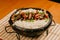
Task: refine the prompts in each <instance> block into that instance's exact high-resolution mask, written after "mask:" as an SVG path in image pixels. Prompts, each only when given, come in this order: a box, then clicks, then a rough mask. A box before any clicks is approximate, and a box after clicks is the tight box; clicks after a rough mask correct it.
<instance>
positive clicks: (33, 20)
mask: <svg viewBox="0 0 60 40" xmlns="http://www.w3.org/2000/svg"><path fill="white" fill-rule="evenodd" d="M11 20H12V21H13V25H16V26H18V27H23V28H28V29H36V28H41V27H44V26H45V25H47V24H48V22H49V16H48V14H47V13H46V12H45V11H42V10H36V9H26V10H19V11H18V12H17V13H14V14H13V15H12V17H11Z"/></svg>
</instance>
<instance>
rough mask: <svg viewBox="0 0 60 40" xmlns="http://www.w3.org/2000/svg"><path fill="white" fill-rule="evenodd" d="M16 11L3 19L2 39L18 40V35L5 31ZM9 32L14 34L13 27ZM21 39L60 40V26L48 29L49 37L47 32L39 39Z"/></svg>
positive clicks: (25, 38)
mask: <svg viewBox="0 0 60 40" xmlns="http://www.w3.org/2000/svg"><path fill="white" fill-rule="evenodd" d="M14 11H15V10H14ZM14 11H12V12H11V13H9V14H8V15H7V16H5V17H4V18H3V19H1V20H0V38H1V39H3V40H17V37H16V33H11V34H10V33H7V32H6V31H5V27H6V26H7V25H9V23H8V20H9V17H10V15H11V14H12V13H13V12H14ZM7 30H8V31H9V32H12V28H11V27H10V28H8V29H7ZM20 39H21V40H60V24H56V25H55V26H50V27H49V28H48V35H46V31H45V32H44V33H42V34H41V35H40V36H39V37H37V38H30V37H25V36H22V35H20Z"/></svg>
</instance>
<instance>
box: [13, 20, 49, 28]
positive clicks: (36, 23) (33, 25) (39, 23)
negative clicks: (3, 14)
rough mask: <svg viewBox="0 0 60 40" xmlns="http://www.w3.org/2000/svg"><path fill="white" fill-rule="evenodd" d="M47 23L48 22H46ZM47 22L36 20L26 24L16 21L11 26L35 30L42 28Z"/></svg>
mask: <svg viewBox="0 0 60 40" xmlns="http://www.w3.org/2000/svg"><path fill="white" fill-rule="evenodd" d="M48 21H49V20H48ZM48 21H46V20H37V21H35V20H34V22H26V21H21V20H18V21H16V22H15V23H14V24H13V25H17V26H18V27H23V28H28V29H35V28H41V27H44V26H45V25H46V24H47V23H48Z"/></svg>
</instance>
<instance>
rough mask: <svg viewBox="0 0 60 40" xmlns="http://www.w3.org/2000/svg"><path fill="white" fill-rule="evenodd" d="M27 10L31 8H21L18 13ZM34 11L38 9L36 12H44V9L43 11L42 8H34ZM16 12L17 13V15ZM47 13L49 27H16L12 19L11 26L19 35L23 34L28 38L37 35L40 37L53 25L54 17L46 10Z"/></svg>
mask: <svg viewBox="0 0 60 40" xmlns="http://www.w3.org/2000/svg"><path fill="white" fill-rule="evenodd" d="M26 9H29V8H20V9H18V10H17V11H19V10H26ZM32 9H36V10H42V11H44V9H41V8H32ZM17 11H16V12H17ZM16 12H15V13H16ZM46 13H47V14H48V16H49V19H50V20H49V22H48V24H47V25H45V26H44V27H42V28H37V29H26V28H22V27H18V26H16V25H14V26H12V24H13V22H12V20H11V17H10V20H9V24H10V25H11V26H12V28H13V30H15V31H16V32H17V33H19V34H22V35H26V36H36V35H40V34H41V33H42V32H43V31H45V30H47V29H48V27H49V26H50V25H51V23H52V15H51V13H50V12H49V11H47V10H46ZM11 16H12V15H11Z"/></svg>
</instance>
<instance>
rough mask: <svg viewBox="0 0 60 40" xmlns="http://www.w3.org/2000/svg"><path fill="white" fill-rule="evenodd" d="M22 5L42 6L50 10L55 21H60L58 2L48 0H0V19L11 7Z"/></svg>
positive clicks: (20, 6) (15, 7) (21, 6)
mask: <svg viewBox="0 0 60 40" xmlns="http://www.w3.org/2000/svg"><path fill="white" fill-rule="evenodd" d="M24 7H36V8H43V9H46V10H48V11H50V12H51V13H52V15H53V17H54V20H55V21H56V22H57V23H60V3H55V2H52V1H49V0H0V19H2V18H3V17H5V16H6V15H7V14H8V13H9V12H11V11H12V10H13V9H17V8H24Z"/></svg>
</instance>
